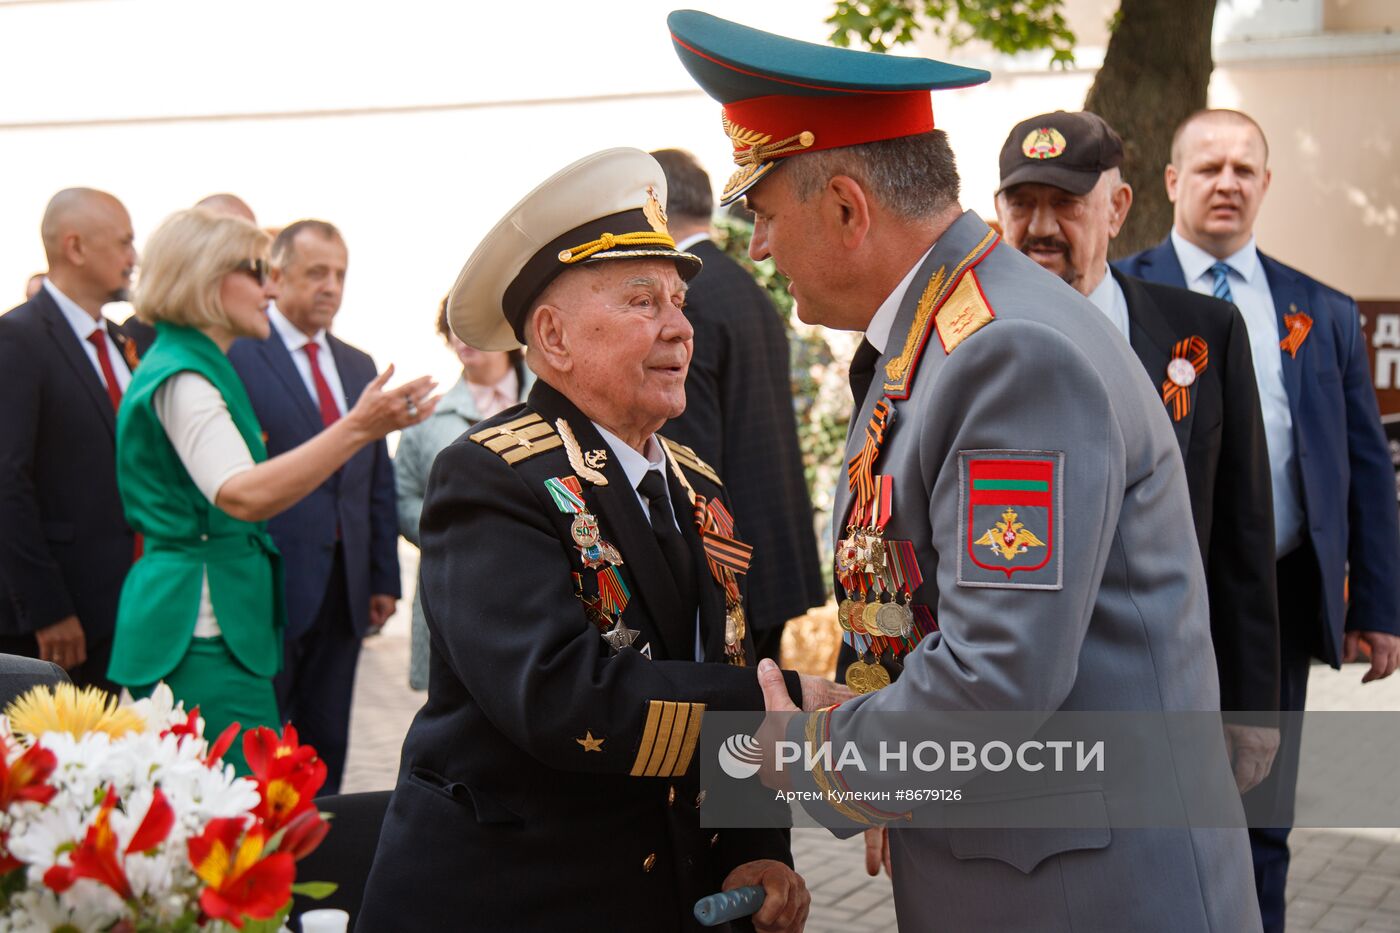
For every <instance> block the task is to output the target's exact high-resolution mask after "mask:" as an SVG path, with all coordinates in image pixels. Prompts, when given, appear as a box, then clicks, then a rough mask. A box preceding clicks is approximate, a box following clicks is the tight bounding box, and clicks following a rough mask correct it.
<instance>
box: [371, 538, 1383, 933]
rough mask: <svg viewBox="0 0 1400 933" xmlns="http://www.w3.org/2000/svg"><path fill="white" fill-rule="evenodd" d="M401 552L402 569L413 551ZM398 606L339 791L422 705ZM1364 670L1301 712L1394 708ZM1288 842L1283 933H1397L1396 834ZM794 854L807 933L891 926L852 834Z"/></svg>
mask: <svg viewBox="0 0 1400 933" xmlns="http://www.w3.org/2000/svg"><path fill="white" fill-rule="evenodd" d="M403 556H404V558H405V561H404V563H405V570H406V571H407V570H409V569H410V568H411V567H413V566H414V565H415V564H416V561H415V558H416V556H417V555H416V554H414V553H412V552H406V553H405V554H404V555H403ZM405 589H407V587H406V588H405ZM404 606H405V608H403V609H401V610H400V612H399V613H398V615H396V616H395V617H394V618H393V619H392V620H391V621H390V623H389V624H388V625H387V626H385V629H384V633H383V634H381V635H379V636H377V637H375V638H371V639H369V640H368V641H367V642H366V643H365V649H364V653H363V654H362V656H361V658H360V671H359V678H358V680H357V682H356V684H355V707H354V714H353V717H352V720H351V729H350V731H351V737H350V754H349V760H348V762H347V764H346V774H345V782H344V788H345V790H346V791H362V790H378V789H382V788H388V787H392V786H393V784H394V777H395V774H396V772H397V769H398V763H399V748H400V745H401V744H402V742H403V737H404V733H405V732H406V731H407V730H408V725H409V723H410V722H411V721H412V719H413V714H414V713H415V712H417V710H418V707H419V705H420V704H421V703H422V701H423V694H420V693H414V692H413V691H412V690H410V689H409V688H408V612H407V608H406V607H407V603H405V604H404ZM1362 670H1363V668H1361V667H1359V666H1351V667H1348V668H1347V669H1346V670H1344V671H1342V672H1340V673H1339V672H1336V671H1332V670H1330V669H1328V668H1325V667H1314V668H1313V672H1312V679H1311V681H1310V682H1309V693H1310V694H1311V696H1310V697H1309V702H1308V709H1319V710H1400V674H1397V675H1396V676H1394V677H1391V678H1390V679H1388V680H1385V681H1381V682H1379V683H1374V684H1368V685H1367V686H1366V687H1364V688H1363V687H1362V686H1361V684H1360V680H1361V673H1362ZM1397 754H1400V750H1397ZM1292 840H1293V844H1294V845H1293V853H1294V855H1293V867H1292V871H1291V872H1290V875H1289V885H1288V929H1289V933H1353V931H1366V933H1372V931H1375V933H1379V931H1392V933H1400V829H1384V830H1323V829H1307V830H1298V831H1296V832H1295V833H1294V834H1293V835H1292ZM793 850H794V855H795V856H796V861H797V869H798V871H800V872H801V873H802V874H803V876H804V877H805V878H806V879H807V886H808V888H809V889H811V891H812V913H811V917H810V919H809V920H808V923H807V930H808V931H809V933H876V931H886V930H894V929H896V927H895V920H894V906H893V902H892V900H891V897H890V886H889V881H888V880H887V879H886V878H885V877H883V876H881V877H879V878H870V877H867V876H866V874H865V869H864V866H863V857H864V856H863V849H862V844H861V840H860V837H855V838H853V839H848V840H844V841H842V840H838V839H835V838H833V837H832V836H831V835H830V834H828V833H827V832H826V831H825V830H820V829H798V830H794V832H793Z"/></svg>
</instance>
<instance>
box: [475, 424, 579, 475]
mask: <svg viewBox="0 0 1400 933" xmlns="http://www.w3.org/2000/svg"><path fill="white" fill-rule="evenodd" d="M471 439H472V440H474V441H476V442H477V443H478V444H480V445H481V446H483V447H485V448H487V449H488V450H490V451H491V452H492V453H495V454H498V455H500V457H501V459H502V460H504V461H505V462H506V463H510V464H516V463H519V462H521V461H522V460H528V459H530V458H531V457H533V456H536V455H537V454H542V453H544V452H545V451H547V450H553V449H554V448H556V447H558V446H560V445H561V444H563V443H564V442H563V441H562V440H560V438H559V435H558V434H556V433H555V432H554V428H553V427H551V426H550V424H549V422H548V421H545V420H544V419H543V418H541V417H540V416H539V415H537V414H535V413H534V412H531V413H530V414H528V415H523V416H521V417H519V418H516V419H515V420H514V421H509V422H507V423H505V424H502V425H497V426H496V427H494V428H487V429H486V430H484V431H478V432H477V433H475V434H473V435H471Z"/></svg>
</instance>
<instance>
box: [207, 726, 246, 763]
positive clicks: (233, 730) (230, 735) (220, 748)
mask: <svg viewBox="0 0 1400 933" xmlns="http://www.w3.org/2000/svg"><path fill="white" fill-rule="evenodd" d="M241 728H242V726H240V725H239V724H238V723H236V722H231V723H229V724H228V725H227V726H226V727H225V728H224V731H223V732H220V733H219V737H218V738H217V739H215V740H214V744H213V745H211V746H209V751H208V752H207V753H205V755H204V765H205V767H208V768H212V767H214V766H215V765H216V764H218V763H219V762H220V761H222V760H223V758H224V752H226V751H228V750H229V747H230V746H232V745H233V740H234V739H236V738H237V737H238V730H239V729H241Z"/></svg>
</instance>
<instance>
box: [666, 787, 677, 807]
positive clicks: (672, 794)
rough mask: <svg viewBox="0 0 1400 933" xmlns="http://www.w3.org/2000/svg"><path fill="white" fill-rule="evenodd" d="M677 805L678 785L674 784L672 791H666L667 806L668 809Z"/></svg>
mask: <svg viewBox="0 0 1400 933" xmlns="http://www.w3.org/2000/svg"><path fill="white" fill-rule="evenodd" d="M675 805H676V785H674V784H672V785H671V789H670V790H668V791H666V806H668V807H674V806H675Z"/></svg>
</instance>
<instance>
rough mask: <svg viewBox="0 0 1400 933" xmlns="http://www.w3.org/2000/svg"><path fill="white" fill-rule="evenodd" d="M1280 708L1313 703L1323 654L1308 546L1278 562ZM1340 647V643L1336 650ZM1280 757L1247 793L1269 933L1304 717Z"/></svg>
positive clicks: (1280, 915) (1283, 876)
mask: <svg viewBox="0 0 1400 933" xmlns="http://www.w3.org/2000/svg"><path fill="white" fill-rule="evenodd" d="M1278 609H1279V708H1280V709H1281V710H1284V711H1285V712H1288V711H1294V710H1297V711H1301V710H1302V709H1303V707H1304V706H1305V705H1306V704H1307V699H1308V670H1309V668H1311V667H1312V661H1313V658H1314V657H1318V656H1321V655H1322V654H1323V637H1324V636H1323V629H1322V577H1321V575H1320V573H1319V571H1318V568H1317V558H1316V556H1315V555H1314V554H1313V549H1312V545H1310V544H1308V543H1306V542H1305V543H1304V544H1303V545H1302V546H1301V547H1299V548H1298V549H1297V550H1295V551H1293V552H1291V553H1289V554H1287V555H1286V556H1284V557H1283V558H1281V559H1280V560H1279V562H1278ZM1337 647H1338V649H1340V647H1341V646H1340V645H1339V646H1337ZM1282 726H1283V728H1282V734H1281V736H1280V742H1279V750H1278V755H1277V757H1275V759H1274V766H1273V768H1272V769H1271V770H1270V771H1269V776H1268V777H1266V778H1265V779H1264V780H1263V781H1261V782H1260V783H1259V786H1258V787H1255V788H1254V789H1253V790H1251V791H1250V792H1249V793H1247V794H1245V795H1244V804H1245V808H1246V811H1247V812H1248V813H1249V815H1250V822H1251V824H1258V821H1259V819H1260V818H1261V815H1263V814H1267V815H1268V816H1267V820H1266V823H1265V824H1264V825H1263V827H1262V828H1258V829H1251V830H1250V831H1249V847H1250V850H1251V851H1252V852H1253V855H1254V885H1255V888H1256V890H1257V892H1258V895H1259V913H1260V914H1261V916H1262V917H1263V919H1264V933H1282V931H1283V925H1284V890H1285V888H1286V886H1287V883H1288V860H1289V856H1288V831H1289V829H1290V828H1291V825H1292V823H1293V800H1294V796H1295V794H1296V792H1297V784H1298V751H1299V747H1300V743H1301V740H1302V721H1301V719H1300V717H1296V716H1294V717H1289V716H1286V715H1285V716H1284V717H1282Z"/></svg>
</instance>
